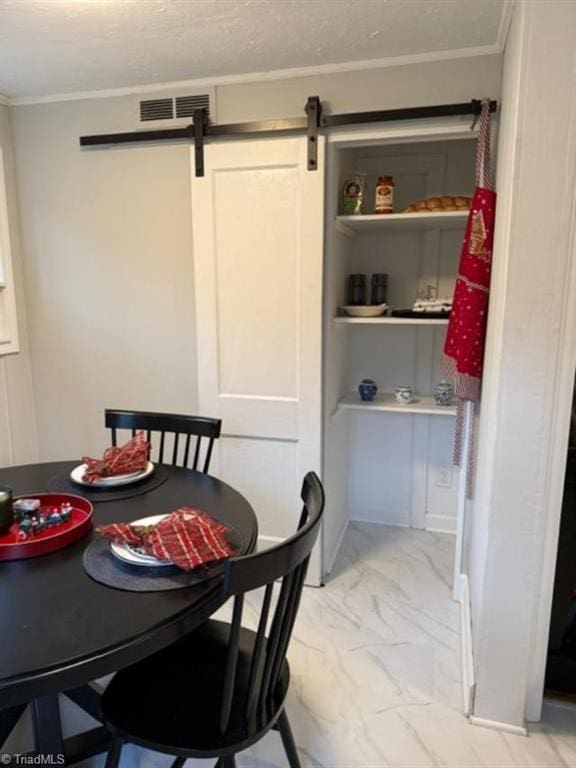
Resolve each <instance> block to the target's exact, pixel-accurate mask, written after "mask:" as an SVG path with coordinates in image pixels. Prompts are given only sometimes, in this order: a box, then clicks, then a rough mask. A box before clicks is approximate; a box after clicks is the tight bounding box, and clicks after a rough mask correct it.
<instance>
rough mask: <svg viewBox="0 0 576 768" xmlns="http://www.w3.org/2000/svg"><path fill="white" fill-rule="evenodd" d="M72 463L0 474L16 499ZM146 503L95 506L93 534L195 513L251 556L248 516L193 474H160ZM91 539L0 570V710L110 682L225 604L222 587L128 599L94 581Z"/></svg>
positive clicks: (227, 494) (232, 494) (228, 495)
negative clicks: (188, 509) (103, 679)
mask: <svg viewBox="0 0 576 768" xmlns="http://www.w3.org/2000/svg"><path fill="white" fill-rule="evenodd" d="M78 463H79V462H77V461H76V462H57V463H48V464H35V465H27V466H21V467H10V468H7V469H1V470H0V484H2V485H8V486H9V487H11V488H12V490H13V492H14V494H15V495H17V494H19V495H21V494H26V495H33V494H34V493H40V492H42V491H46V490H47V484H48V482H49V481H50V480H51V479H52V478H53V477H54V476H55V475H58V474H61V473H63V472H66V471H69V470H70V469H72V468H73V467H74V466H76V465H77V464H78ZM166 470H167V473H168V480H167V481H166V482H165V483H164V484H163V485H161V486H160V487H159V488H156V489H154V490H152V491H150V492H149V493H146V494H144V495H140V496H135V497H133V498H131V499H124V500H122V501H117V502H116V501H110V502H103V503H100V504H96V503H95V504H94V518H93V522H94V525H95V526H96V525H100V524H103V523H111V522H120V521H131V520H136V519H138V518H140V517H146V516H148V515H156V514H162V513H166V512H171V511H173V510H174V509H176V508H177V507H179V506H182V505H188V506H195V507H199V508H201V509H203V510H205V511H206V512H208V513H209V514H210V515H212V516H213V517H215V518H217V519H221V520H223V521H225V522H227V523H231V524H232V525H234V526H235V527H236V528H238V529H239V530H240V532H241V534H242V536H243V538H244V541H245V544H246V548H247V549H248V550H251V549H253V548H254V546H255V543H256V537H257V522H256V516H255V514H254V511H253V510H252V507H251V506H250V504H249V503H248V502H247V501H246V499H244V497H243V496H241V495H240V494H239V493H238V492H237V491H235V490H234V489H233V488H231V487H230V486H228V485H226V484H225V483H222V482H220V481H219V480H216V479H215V478H213V477H210V476H209V475H204V474H202V473H199V472H193V471H192V470H186V469H179V468H173V467H166ZM94 535H95V534H94V533H93V532H90V533H89V534H88V535H87V536H85V537H84V538H82V539H80V540H79V541H78V542H76V543H74V544H72V545H71V546H69V547H67V548H65V549H63V550H60V551H58V552H54V553H52V554H49V555H44V556H41V557H37V558H31V559H29V560H19V561H12V562H4V563H0V616H1V621H0V707H4V706H8V705H12V704H15V703H21V702H23V701H27V700H29V699H30V698H34V697H36V696H39V695H43V694H45V693H52V692H55V691H59V690H65V689H66V688H71V687H74V686H76V685H80V684H82V683H84V682H88V681H89V680H91V679H94V678H95V677H98V676H101V675H103V674H107V673H109V672H113V671H115V670H117V669H119V668H121V667H122V666H126V665H127V664H131V663H133V662H134V661H137V660H138V659H139V658H143V657H144V656H147V655H148V654H150V653H153V652H155V651H156V650H159V649H160V648H162V647H164V646H166V645H168V644H169V643H171V642H173V641H174V640H175V639H177V638H178V637H180V636H182V634H184V633H185V632H188V631H190V630H192V629H194V628H195V626H197V625H198V624H200V623H201V622H202V621H204V620H205V619H206V618H207V617H208V616H209V615H211V613H213V612H214V611H215V610H217V608H218V607H219V606H220V605H221V604H222V603H223V596H222V580H221V577H217V578H216V579H211V580H210V581H207V582H204V583H202V584H198V585H196V586H193V587H186V588H184V589H180V590H174V591H170V592H126V591H121V590H117V589H111V588H110V587H106V586H104V585H102V584H99V583H97V582H95V581H93V580H92V579H91V578H90V577H89V576H88V575H87V574H86V573H85V572H84V569H83V567H82V554H83V552H84V549H85V548H86V546H87V544H88V543H89V542H90V541H91V540H92V538H93V536H94Z"/></svg>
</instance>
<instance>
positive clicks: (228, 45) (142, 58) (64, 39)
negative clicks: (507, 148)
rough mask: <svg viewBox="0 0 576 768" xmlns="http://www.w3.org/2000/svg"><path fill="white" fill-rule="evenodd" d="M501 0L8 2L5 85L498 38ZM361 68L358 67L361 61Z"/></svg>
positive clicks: (266, 63)
mask: <svg viewBox="0 0 576 768" xmlns="http://www.w3.org/2000/svg"><path fill="white" fill-rule="evenodd" d="M507 5H508V3H507V2H506V1H505V0H0V93H3V94H5V95H6V96H10V97H20V98H22V97H25V98H26V97H44V96H49V95H52V94H61V93H69V92H86V91H94V90H103V89H112V88H119V87H133V86H143V85H150V84H159V83H166V82H172V81H181V80H195V79H203V80H207V79H211V78H216V77H222V76H237V75H242V74H247V73H262V72H270V71H275V70H285V69H294V68H304V67H313V68H318V67H320V68H324V69H325V68H326V65H339V64H343V63H345V62H356V63H358V62H364V63H365V62H367V61H369V60H380V59H385V60H389V59H395V58H397V57H410V56H414V55H422V54H428V55H431V56H432V57H434V55H438V56H442V57H444V56H446V53H447V52H452V51H455V52H459V53H461V52H462V49H470V52H471V53H479V52H483V51H485V52H486V53H489V52H494V51H496V50H497V49H498V46H501V42H502V41H501V37H502V28H503V21H502V20H503V19H505V17H506V13H507V10H506V9H507ZM358 66H360V64H358Z"/></svg>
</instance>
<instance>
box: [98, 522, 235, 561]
mask: <svg viewBox="0 0 576 768" xmlns="http://www.w3.org/2000/svg"><path fill="white" fill-rule="evenodd" d="M230 530H231V529H230V527H229V526H227V525H224V524H223V523H219V522H217V521H216V520H214V519H213V518H211V517H210V515H207V514H206V513H205V512H202V511H201V510H199V509H193V508H192V507H180V509H177V510H176V511H175V512H172V513H171V514H170V515H167V516H166V517H165V518H164V519H163V520H161V521H160V522H159V523H158V524H157V525H155V526H152V527H150V528H148V527H146V528H145V527H138V526H132V525H127V524H122V523H120V524H113V525H104V526H100V527H99V528H96V531H97V532H98V533H99V534H101V535H102V536H105V537H106V538H107V539H110V540H111V541H116V542H118V543H122V544H131V545H133V546H138V547H141V548H142V549H143V551H144V552H145V553H146V554H148V555H152V556H153V557H156V558H157V559H158V560H168V561H169V562H171V563H174V565H177V566H178V567H179V568H182V570H184V571H190V570H191V569H192V568H196V567H197V566H199V565H203V564H204V563H210V562H212V561H214V560H223V559H225V558H227V557H230V556H231V555H233V554H234V550H233V549H232V547H231V546H230V544H229V543H228V541H227V539H226V534H227V533H228V532H229V531H230Z"/></svg>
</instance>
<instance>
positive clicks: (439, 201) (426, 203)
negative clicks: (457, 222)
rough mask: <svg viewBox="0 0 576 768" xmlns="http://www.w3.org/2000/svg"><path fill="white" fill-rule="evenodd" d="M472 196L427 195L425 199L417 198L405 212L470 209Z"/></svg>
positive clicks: (440, 211) (439, 211)
mask: <svg viewBox="0 0 576 768" xmlns="http://www.w3.org/2000/svg"><path fill="white" fill-rule="evenodd" d="M471 202H472V198H470V197H463V196H462V195H458V196H454V197H453V196H451V195H442V196H438V197H427V198H426V199H425V200H417V201H416V202H415V203H412V204H411V205H409V206H408V208H405V209H404V211H403V213H442V212H443V211H468V210H470V204H471Z"/></svg>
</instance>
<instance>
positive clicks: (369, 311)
mask: <svg viewBox="0 0 576 768" xmlns="http://www.w3.org/2000/svg"><path fill="white" fill-rule="evenodd" d="M340 309H343V310H344V312H346V314H348V315H350V317H378V316H379V315H383V314H384V312H386V310H387V309H388V304H356V305H350V306H347V307H340Z"/></svg>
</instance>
